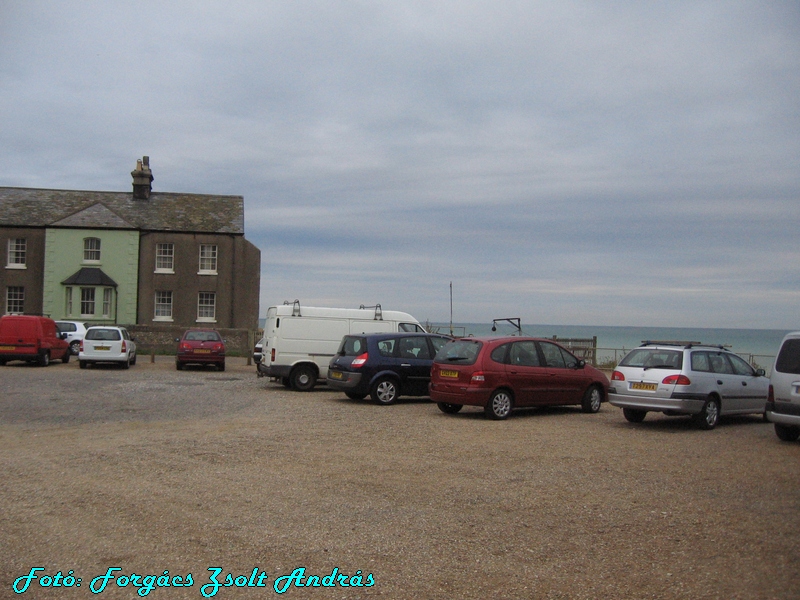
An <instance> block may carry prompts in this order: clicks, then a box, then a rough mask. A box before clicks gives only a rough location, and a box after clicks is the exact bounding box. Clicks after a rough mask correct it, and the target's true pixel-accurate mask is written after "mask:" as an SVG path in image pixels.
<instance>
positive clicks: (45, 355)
mask: <svg viewBox="0 0 800 600" xmlns="http://www.w3.org/2000/svg"><path fill="white" fill-rule="evenodd" d="M49 364H50V353H49V352H48V351H47V350H45V351H44V352H42V353H41V354H40V355H39V366H40V367H46V366H47V365H49Z"/></svg>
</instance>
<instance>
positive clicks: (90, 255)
mask: <svg viewBox="0 0 800 600" xmlns="http://www.w3.org/2000/svg"><path fill="white" fill-rule="evenodd" d="M83 261H84V262H100V239H99V238H85V239H84V240H83Z"/></svg>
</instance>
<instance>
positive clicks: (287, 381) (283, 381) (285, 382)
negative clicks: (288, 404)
mask: <svg viewBox="0 0 800 600" xmlns="http://www.w3.org/2000/svg"><path fill="white" fill-rule="evenodd" d="M281 385H282V386H283V387H285V388H290V387H292V382H291V380H290V379H289V378H288V377H281Z"/></svg>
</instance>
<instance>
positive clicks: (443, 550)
mask: <svg viewBox="0 0 800 600" xmlns="http://www.w3.org/2000/svg"><path fill="white" fill-rule="evenodd" d="M148 361H149V357H139V362H138V364H137V365H136V366H134V367H132V368H131V369H130V370H128V371H125V370H122V369H118V368H114V367H109V368H102V367H101V368H92V369H87V370H79V369H78V366H77V364H76V363H75V362H71V363H68V364H66V365H59V364H53V365H51V366H50V367H47V368H40V367H33V366H30V367H29V366H25V365H21V364H19V363H12V364H10V365H8V366H6V367H0V480H1V481H2V486H0V508H1V509H2V510H0V557H1V558H2V561H0V598H20V597H22V598H34V599H38V598H71V599H75V600H78V599H80V598H136V597H140V596H141V595H143V594H144V593H145V592H146V591H147V589H148V586H149V585H150V586H151V587H152V588H153V589H152V590H151V591H150V592H149V594H147V595H148V597H151V598H202V597H203V594H205V595H210V594H213V595H214V597H217V598H253V599H255V598H268V597H278V596H279V594H278V593H277V592H276V585H277V588H278V591H281V589H282V588H283V587H284V585H285V586H287V587H286V589H285V591H284V593H283V594H280V595H281V596H285V597H289V598H318V599H333V598H398V599H400V598H415V599H416V598H419V599H437V598H453V599H459V598H476V599H477V598H480V599H485V598H536V599H539V598H542V599H544V598H592V599H594V598H609V599H612V598H613V599H620V598H635V599H640V598H687V599H689V598H691V599H696V598H721V599H726V600H727V599H733V598H742V599H760V598H797V597H799V596H800V535H799V533H800V510H798V509H800V443H793V444H787V443H782V442H779V441H778V439H777V438H776V437H775V435H774V433H773V430H772V426H771V425H770V424H766V423H762V422H761V420H760V418H756V417H746V418H729V419H723V420H722V422H721V424H720V425H719V426H718V427H717V429H715V430H713V431H710V432H703V431H699V430H697V429H695V428H694V427H693V426H692V425H691V424H690V422H689V420H688V419H683V418H668V417H663V416H660V415H653V414H650V415H648V418H647V420H646V421H645V422H644V423H642V424H640V425H631V424H629V423H627V422H626V421H625V420H624V419H623V417H622V413H621V411H620V410H618V409H616V408H614V407H612V406H609V405H607V404H604V405H603V408H602V409H601V411H600V413H598V414H594V415H591V414H583V413H581V412H580V409H579V408H578V407H574V408H559V409H546V410H531V411H526V412H519V413H514V414H513V415H512V416H511V418H509V419H508V420H507V421H502V422H494V421H490V420H487V419H485V418H484V417H483V414H482V412H480V411H479V410H476V409H475V410H471V409H465V410H464V411H462V412H461V413H459V414H458V415H444V414H442V413H440V412H439V411H438V410H437V409H436V407H435V406H434V405H433V404H431V403H430V402H429V401H427V400H424V399H422V400H421V399H413V400H408V401H402V400H401V402H400V403H399V404H397V405H394V406H386V407H381V406H374V405H371V404H369V403H368V402H366V401H361V402H359V401H353V400H348V399H346V398H345V397H344V396H343V395H342V394H339V393H333V392H330V391H327V390H326V389H325V388H324V387H322V388H319V389H318V390H317V391H314V392H311V393H295V392H291V391H288V390H285V389H284V388H283V387H282V386H280V385H277V384H274V383H269V382H267V381H265V380H264V379H257V378H256V377H255V367H252V366H251V367H247V366H246V365H245V364H244V359H235V358H234V359H229V361H228V369H227V370H226V371H225V372H215V371H213V370H202V369H190V370H186V371H180V372H179V371H176V370H175V368H174V363H173V362H172V361H171V360H170V359H169V358H167V357H157V359H156V362H155V363H149V362H148ZM34 567H35V568H43V569H44V570H43V571H36V572H35V574H36V576H37V577H39V579H33V580H32V581H31V583H30V586H29V587H28V589H27V590H26V591H25V592H24V593H22V594H17V593H15V592H14V589H13V586H14V585H15V581H16V582H17V586H18V588H17V589H21V586H22V585H24V583H25V580H24V579H20V578H21V577H23V576H25V575H27V574H28V573H29V572H30V571H31V569H32V568H34ZM214 568H217V569H221V571H220V572H219V575H218V576H217V579H218V580H219V581H220V582H222V583H224V582H225V577H226V575H227V574H228V573H231V574H232V576H231V578H230V581H231V582H232V584H233V585H232V586H230V587H219V588H214V587H213V586H209V585H207V584H209V583H210V576H211V575H212V573H214V572H215V571H210V570H209V569H214ZM109 569H119V570H118V571H111V577H110V578H109V580H108V581H107V584H106V587H105V588H103V589H102V591H99V590H100V586H101V585H102V583H103V579H102V577H101V576H103V575H104V574H105V573H107V572H108V570H109ZM164 571H168V574H167V576H164ZM334 571H335V573H334ZM59 572H60V573H61V576H60V577H58V576H57V575H58V573H59ZM293 573H294V578H290V577H287V576H291V575H292V574H293ZM189 574H191V579H189ZM332 574H333V575H334V577H333V578H331V577H330V576H331V575H332ZM345 575H346V577H344V576H345ZM65 576H67V577H70V576H71V577H74V578H76V579H75V583H76V584H77V583H78V580H79V581H80V586H79V587H78V586H77V585H76V586H75V587H71V588H69V587H63V584H64V583H65V582H66V583H69V582H71V581H72V580H71V579H66V580H64V579H63V578H64V577H65ZM148 576H151V577H148ZM159 576H161V578H160V579H159ZM310 576H312V577H310ZM313 576H316V577H317V579H314V577H313ZM326 576H327V577H326ZM301 577H302V578H301ZM279 578H283V579H279ZM331 579H333V583H334V584H335V585H333V586H325V585H323V583H331ZM55 581H59V582H61V583H62V587H53V583H54V582H55ZM359 581H360V582H361V583H362V584H363V585H362V586H360V587H359V586H357V585H356V584H357V583H359ZM148 582H149V583H148ZM159 582H160V583H162V584H163V583H164V582H167V583H169V584H170V587H168V588H167V587H159ZM188 582H191V585H185V584H186V583H188ZM300 582H302V583H308V582H311V583H314V582H318V583H319V584H320V585H319V587H310V588H307V587H298V586H297V585H295V584H296V583H300ZM43 583H44V584H49V587H42V584H43ZM179 583H181V584H183V585H181V586H178V584H179ZM259 583H261V584H262V586H261V587H259V586H258V584H259ZM345 583H348V584H352V587H345V586H344V584H345ZM369 583H372V585H368V584H369ZM237 584H240V585H244V587H237ZM248 584H251V585H250V586H249V587H248V586H247V585H248ZM137 585H138V586H140V587H136V586H137ZM141 586H144V587H141ZM137 591H138V592H139V594H138V595H137ZM93 592H99V593H93Z"/></svg>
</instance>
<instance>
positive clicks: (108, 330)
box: [78, 325, 136, 369]
mask: <svg viewBox="0 0 800 600" xmlns="http://www.w3.org/2000/svg"><path fill="white" fill-rule="evenodd" d="M78 363H79V365H80V367H81V369H85V368H86V367H87V366H89V365H90V364H94V363H117V364H118V365H120V366H122V368H123V369H127V368H128V367H130V366H131V365H135V364H136V344H135V342H134V340H133V338H132V337H131V336H130V334H129V333H128V330H127V329H125V328H124V327H116V326H112V325H102V326H101V325H97V326H94V327H89V329H87V330H86V335H84V336H83V340H82V341H81V347H80V351H79V352H78Z"/></svg>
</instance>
